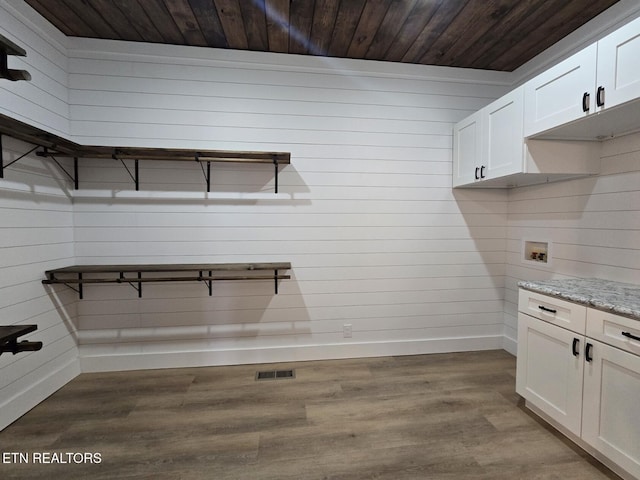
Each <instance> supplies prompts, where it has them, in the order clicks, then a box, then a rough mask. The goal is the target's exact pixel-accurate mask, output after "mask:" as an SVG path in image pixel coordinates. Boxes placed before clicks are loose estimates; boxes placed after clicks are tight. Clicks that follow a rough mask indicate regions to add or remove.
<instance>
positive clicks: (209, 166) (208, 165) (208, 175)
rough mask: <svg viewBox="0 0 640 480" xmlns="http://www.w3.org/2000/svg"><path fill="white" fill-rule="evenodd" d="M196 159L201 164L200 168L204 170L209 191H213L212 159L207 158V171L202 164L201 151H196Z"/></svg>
mask: <svg viewBox="0 0 640 480" xmlns="http://www.w3.org/2000/svg"><path fill="white" fill-rule="evenodd" d="M195 160H196V162H198V164H199V165H200V169H201V170H202V175H204V179H205V180H206V182H207V193H210V192H211V161H209V160H207V171H206V172H205V170H204V165H202V161H201V160H200V154H199V153H196V156H195Z"/></svg>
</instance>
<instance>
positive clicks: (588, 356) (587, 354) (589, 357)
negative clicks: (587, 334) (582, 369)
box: [584, 343, 593, 362]
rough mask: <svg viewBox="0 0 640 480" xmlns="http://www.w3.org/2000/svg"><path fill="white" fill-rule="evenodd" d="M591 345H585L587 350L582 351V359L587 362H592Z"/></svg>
mask: <svg viewBox="0 0 640 480" xmlns="http://www.w3.org/2000/svg"><path fill="white" fill-rule="evenodd" d="M592 353H593V344H591V343H587V348H585V349H584V358H585V360H586V361H587V362H591V361H592V360H593V355H592Z"/></svg>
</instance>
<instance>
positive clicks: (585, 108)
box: [582, 92, 591, 112]
mask: <svg viewBox="0 0 640 480" xmlns="http://www.w3.org/2000/svg"><path fill="white" fill-rule="evenodd" d="M590 97H591V95H589V92H584V93H583V94H582V111H583V112H588V111H589V98H590Z"/></svg>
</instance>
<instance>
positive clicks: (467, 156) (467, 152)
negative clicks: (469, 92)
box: [453, 112, 482, 187]
mask: <svg viewBox="0 0 640 480" xmlns="http://www.w3.org/2000/svg"><path fill="white" fill-rule="evenodd" d="M481 157H482V122H481V112H476V113H474V114H473V115H471V116H469V117H467V118H465V119H464V120H462V121H461V122H459V123H457V124H456V125H455V126H454V128H453V186H454V187H456V186H458V185H465V184H468V183H473V182H474V181H475V180H477V179H478V178H479V170H478V169H479V167H478V166H479V165H480V164H481V163H482V159H481Z"/></svg>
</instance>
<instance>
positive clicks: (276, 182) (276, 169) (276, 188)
mask: <svg viewBox="0 0 640 480" xmlns="http://www.w3.org/2000/svg"><path fill="white" fill-rule="evenodd" d="M273 170H274V177H275V193H278V159H277V158H275V157H274V158H273ZM276 293H277V292H276Z"/></svg>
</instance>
